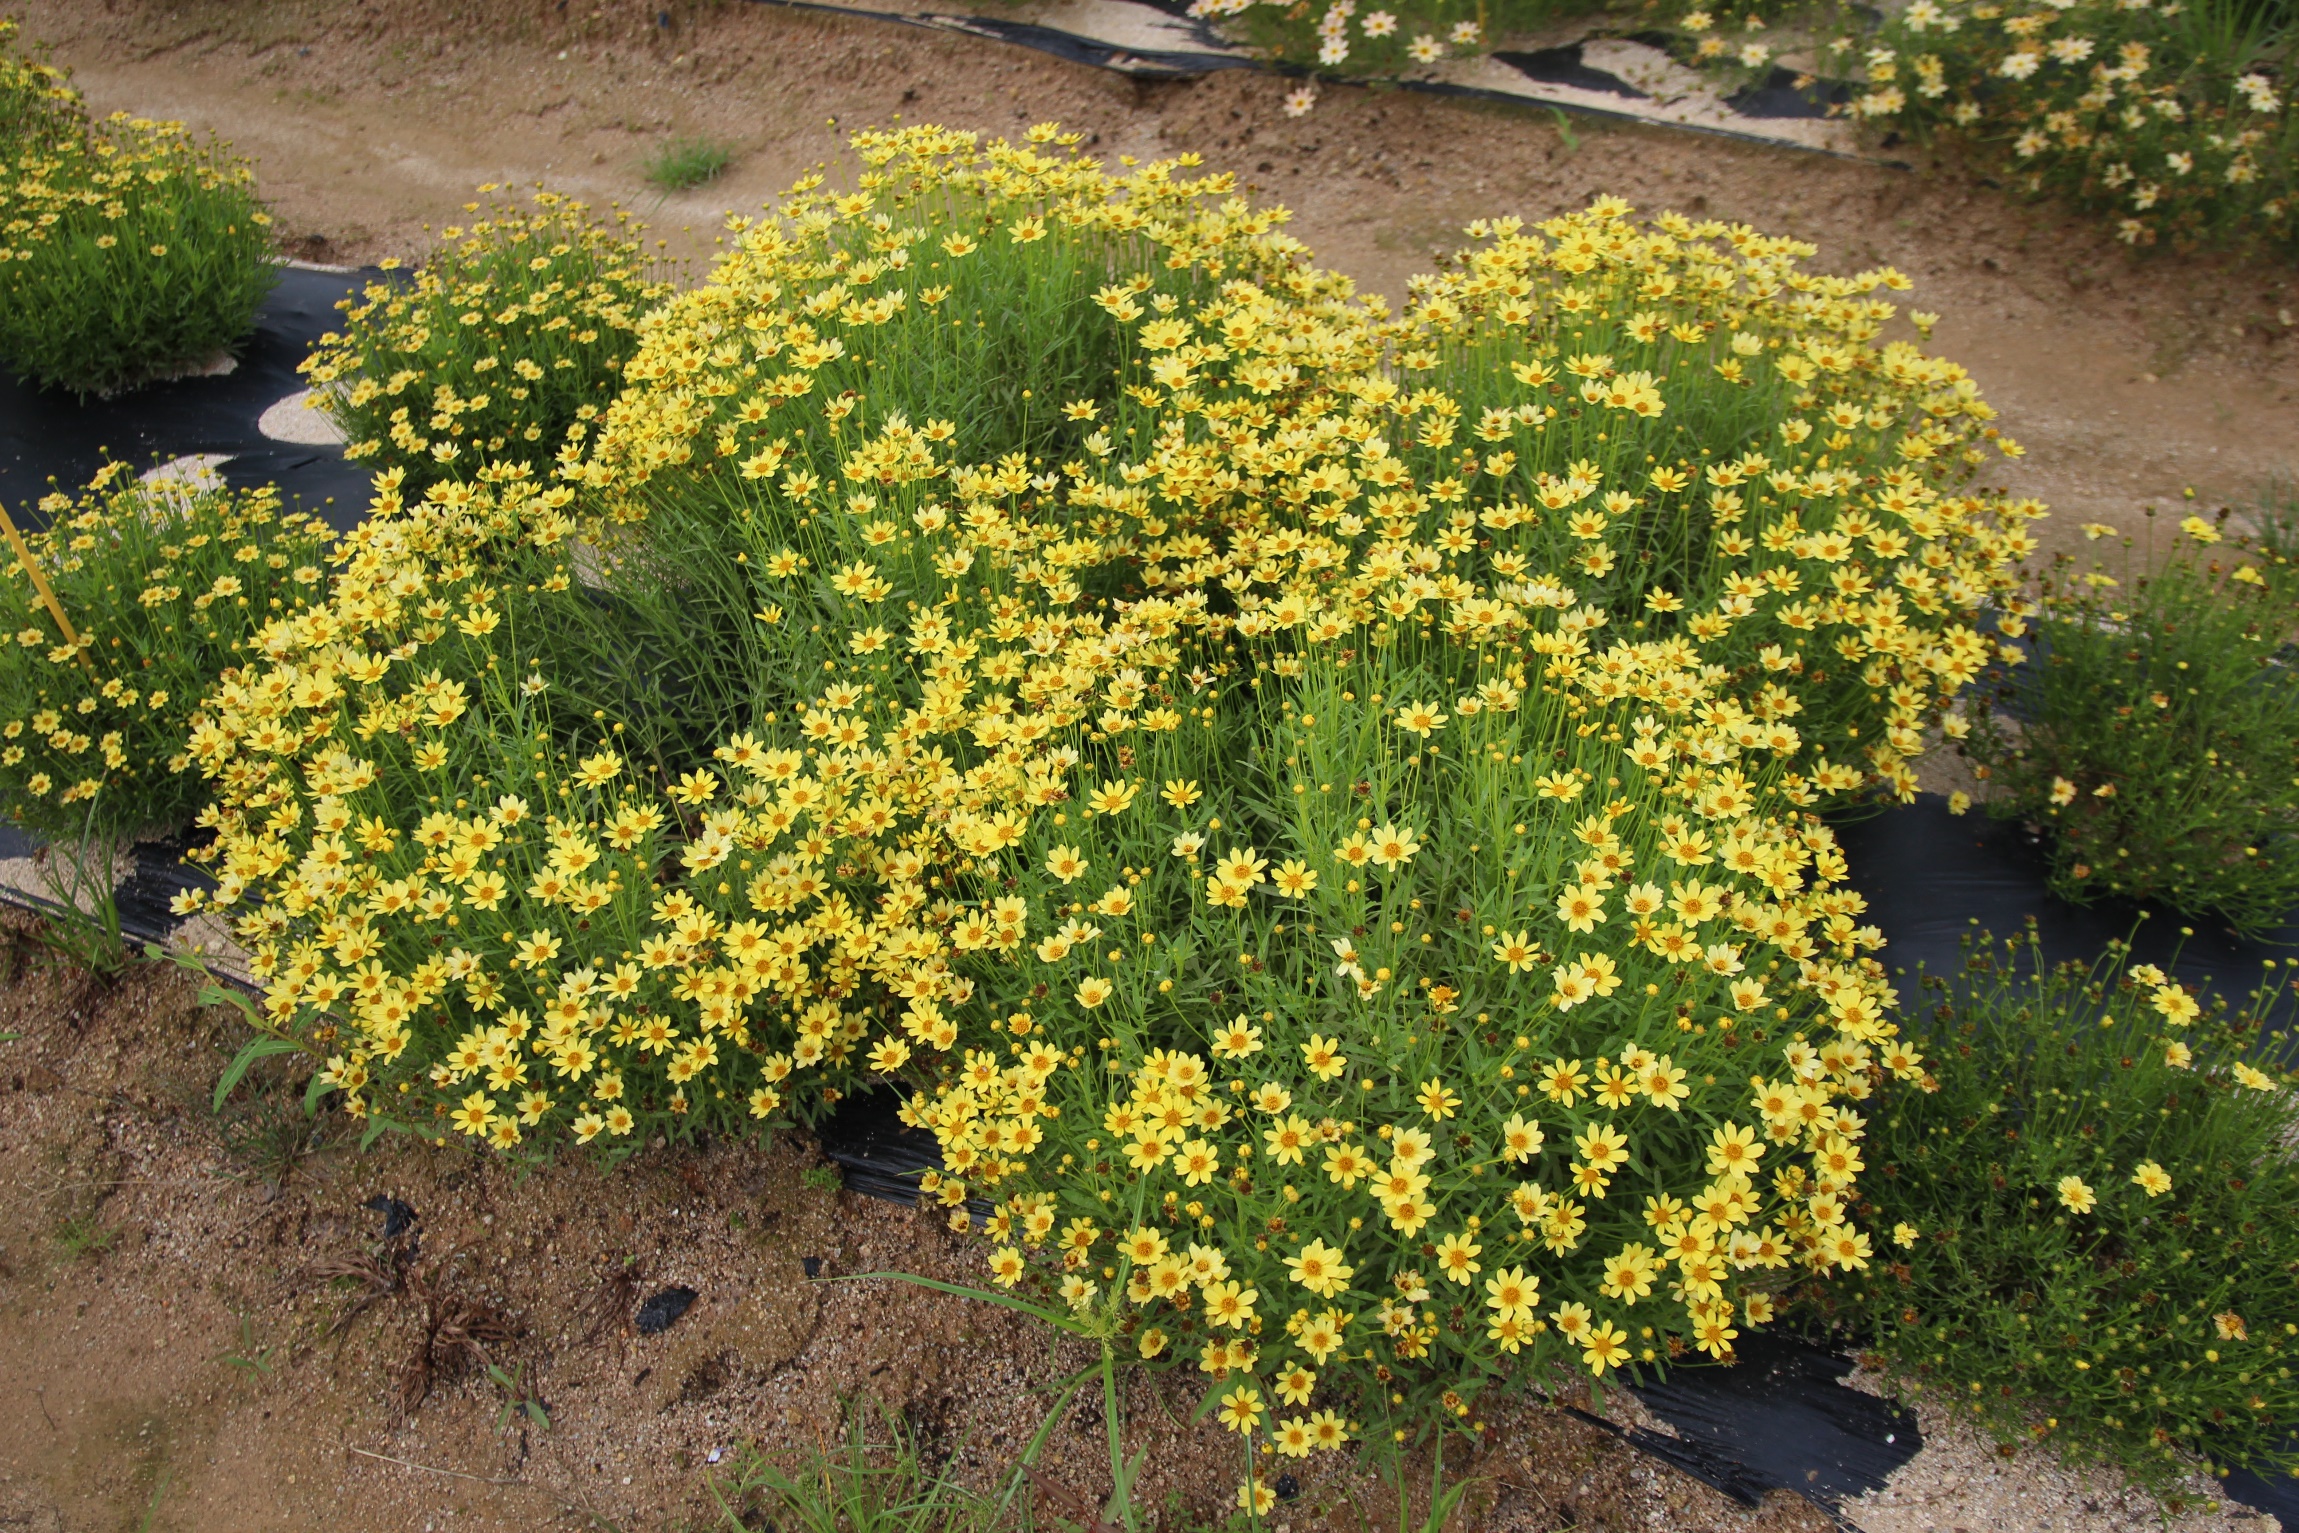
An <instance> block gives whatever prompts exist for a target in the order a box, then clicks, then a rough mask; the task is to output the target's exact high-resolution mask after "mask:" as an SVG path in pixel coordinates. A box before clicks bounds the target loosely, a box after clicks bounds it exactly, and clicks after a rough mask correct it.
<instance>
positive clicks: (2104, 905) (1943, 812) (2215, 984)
mask: <svg viewBox="0 0 2299 1533" xmlns="http://www.w3.org/2000/svg"><path fill="white" fill-rule="evenodd" d="M1835 831H1836V839H1837V842H1838V844H1839V845H1840V846H1842V848H1843V850H1844V861H1845V864H1846V867H1847V869H1848V871H1849V873H1850V875H1851V876H1850V882H1851V885H1852V887H1853V888H1855V889H1857V890H1859V891H1860V893H1861V894H1862V895H1864V896H1865V897H1866V898H1867V901H1868V910H1867V913H1866V915H1865V916H1864V917H1863V918H1862V919H1864V920H1866V921H1868V922H1870V923H1872V924H1873V925H1875V926H1876V927H1877V929H1879V930H1880V931H1882V932H1883V933H1884V938H1885V942H1884V953H1883V957H1884V962H1885V963H1887V964H1888V965H1890V966H1891V967H1892V968H1893V969H1895V970H1905V971H1906V972H1907V973H1908V974H1910V975H1913V974H1914V973H1915V972H1916V969H1917V967H1918V965H1921V966H1922V967H1923V968H1924V970H1925V971H1926V972H1928V973H1931V974H1938V975H1943V976H1951V977H1952V976H1954V975H1956V974H1959V973H1961V972H1962V971H1963V968H1964V963H1965V949H1964V946H1963V943H1964V940H1965V939H1966V938H1967V937H1973V936H1975V935H1977V934H1981V933H1992V934H1993V935H1994V937H1995V938H1996V939H1998V943H1999V946H1998V954H1999V956H2000V954H2001V947H2000V942H2001V939H2003V938H2007V937H2018V936H2019V935H2020V934H2021V933H2022V932H2023V931H2024V930H2025V929H2026V926H2027V923H2028V921H2029V920H2030V919H2031V918H2032V919H2033V920H2034V922H2035V931H2036V937H2037V940H2038V942H2039V943H2040V945H2041V946H2042V949H2043V956H2044V961H2045V962H2047V963H2059V962H2061V961H2064V960H2067V959H2075V960H2079V961H2083V962H2089V961H2090V960H2092V959H2094V958H2097V957H2098V956H2099V955H2100V954H2101V953H2103V952H2105V951H2106V950H2107V945H2108V944H2109V943H2110V942H2113V941H2118V940H2121V939H2123V938H2125V937H2127V936H2128V937H2130V938H2131V941H2132V961H2133V962H2135V963H2153V964H2157V965H2159V966H2160V967H2162V968H2163V969H2164V970H2166V971H2167V972H2169V973H2171V974H2174V975H2176V976H2177V977H2178V978H2180V979H2181V980H2183V981H2186V982H2188V983H2191V984H2193V985H2195V986H2197V987H2198V988H2199V989H2200V990H2202V991H2204V992H2207V993H2211V994H2217V995H2221V996H2224V997H2225V998H2226V999H2227V1001H2228V1002H2229V1004H2231V1005H2236V1004H2240V1003H2241V1002H2242V1000H2243V998H2244V997H2245V996H2246V995H2248V994H2249V993H2250V991H2251V988H2252V986H2253V985H2254V984H2255V983H2257V981H2258V978H2259V973H2260V965H2261V964H2262V963H2264V962H2267V961H2269V960H2274V959H2281V958H2282V957H2284V956H2286V955H2288V954H2291V953H2292V952H2293V951H2294V950H2295V948H2294V945H2295V944H2299V911H2294V912H2293V913H2292V919H2290V920H2288V921H2286V922H2284V924H2283V927H2282V929H2281V930H2280V931H2278V932H2276V933H2273V934H2271V935H2269V936H2267V937H2264V938H2259V939H2254V940H2251V941H2244V940H2242V939H2240V938H2238V937H2237V936H2236V935H2235V934H2234V933H2233V932H2230V931H2229V930H2227V928H2226V927H2224V926H2221V925H2218V924H2216V923H2214V922H2211V921H2208V920H2186V919H2182V918H2181V917H2179V916H2176V915H2165V914H2161V913H2157V914H2153V915H2148V916H2146V917H2145V918H2144V919H2143V918H2142V913H2141V910H2140V907H2138V906H2136V905H2133V904H2131V903H2130V902H2128V901H2125V900H2117V899H2103V900H2100V901H2098V902H2096V903H2094V904H2090V905H2071V904H2069V903H2068V902H2067V901H2065V900H2062V899H2058V898H2056V897H2054V896H2053V894H2052V893H2051V891H2050V889H2049V888H2048V887H2047V886H2046V883H2045V871H2046V864H2045V856H2044V849H2043V847H2042V845H2041V844H2040V843H2039V842H2038V841H2037V840H2036V838H2035V837H2034V836H2033V835H2031V834H2030V833H2029V831H2028V830H2027V828H2026V827H2024V826H2022V825H2021V824H2019V823H2018V822H2016V821H2007V820H1995V819H1991V818H1990V817H1989V816H1988V815H1986V814H1985V813H1983V812H1981V811H1979V810H1977V809H1974V810H1972V811H1971V812H1969V813H1967V814H1964V815H1960V816H1959V815H1951V814H1950V813H1948V804H1947V800H1945V799H1943V798H1940V797H1938V796H1937V795H1935V794H1929V793H1927V794H1923V795H1921V796H1920V797H1919V798H1918V799H1917V801H1916V802H1915V803H1913V804H1907V805H1902V806H1899V807H1896V808H1893V809H1890V810H1888V811H1886V812H1884V813H1882V814H1878V815H1874V816H1871V817H1869V818H1866V819H1849V820H1846V821H1845V822H1843V823H1841V824H1839V825H1837V826H1836V827H1835ZM1901 999H1902V1000H1903V1001H1904V1002H1905V1001H1907V1000H1909V999H1910V995H1909V993H1908V992H1907V991H1906V989H1905V988H1904V987H1903V990H1902V995H1901Z"/></svg>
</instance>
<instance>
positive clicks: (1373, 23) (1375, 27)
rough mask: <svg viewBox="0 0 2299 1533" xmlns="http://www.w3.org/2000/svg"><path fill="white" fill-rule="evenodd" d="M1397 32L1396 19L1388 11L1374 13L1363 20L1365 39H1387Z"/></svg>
mask: <svg viewBox="0 0 2299 1533" xmlns="http://www.w3.org/2000/svg"><path fill="white" fill-rule="evenodd" d="M1396 30H1397V18H1396V16H1395V15H1393V14H1392V13H1390V12H1388V11H1375V12H1374V13H1373V14H1372V15H1370V16H1367V17H1366V18H1365V35H1366V36H1367V37H1387V36H1388V35H1389V34H1390V33H1392V32H1394V31H1396Z"/></svg>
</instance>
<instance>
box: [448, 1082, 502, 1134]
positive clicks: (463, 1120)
mask: <svg viewBox="0 0 2299 1533" xmlns="http://www.w3.org/2000/svg"><path fill="white" fill-rule="evenodd" d="M447 1117H448V1121H449V1122H451V1123H453V1124H454V1125H455V1127H456V1128H458V1129H460V1130H461V1131H462V1132H464V1133H466V1134H473V1135H477V1134H484V1133H486V1132H487V1130H488V1129H489V1128H491V1127H492V1126H493V1125H494V1122H495V1099H494V1098H493V1097H491V1096H489V1095H487V1094H486V1093H485V1092H483V1091H474V1092H472V1093H471V1094H470V1095H468V1096H466V1097H464V1098H463V1100H462V1102H461V1103H460V1104H459V1105H458V1106H457V1107H456V1108H455V1110H454V1111H453V1112H451V1113H449V1114H448V1115H447Z"/></svg>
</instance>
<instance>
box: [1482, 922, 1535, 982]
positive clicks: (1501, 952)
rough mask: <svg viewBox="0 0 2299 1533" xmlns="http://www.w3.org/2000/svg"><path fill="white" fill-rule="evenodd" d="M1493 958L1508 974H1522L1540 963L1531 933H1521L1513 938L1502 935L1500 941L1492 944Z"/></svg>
mask: <svg viewBox="0 0 2299 1533" xmlns="http://www.w3.org/2000/svg"><path fill="white" fill-rule="evenodd" d="M1493 956H1494V957H1495V958H1496V959H1498V960H1500V962H1501V964H1502V965H1503V966H1504V967H1505V968H1507V969H1508V970H1509V972H1510V973H1512V974H1522V973H1524V972H1525V971H1526V970H1527V969H1530V968H1531V967H1533V965H1535V964H1536V963H1538V962H1540V958H1541V950H1540V948H1539V947H1538V946H1537V945H1536V944H1535V943H1534V942H1533V934H1532V933H1531V932H1524V931H1521V932H1517V933H1516V934H1514V935H1513V936H1512V935H1506V934H1504V935H1503V936H1502V938H1501V940H1500V941H1498V942H1496V943H1494V944H1493Z"/></svg>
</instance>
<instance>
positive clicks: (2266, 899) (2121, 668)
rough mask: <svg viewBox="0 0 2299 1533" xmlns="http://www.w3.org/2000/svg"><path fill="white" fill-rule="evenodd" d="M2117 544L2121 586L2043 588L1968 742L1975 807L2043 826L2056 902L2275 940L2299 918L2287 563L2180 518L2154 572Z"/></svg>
mask: <svg viewBox="0 0 2299 1533" xmlns="http://www.w3.org/2000/svg"><path fill="white" fill-rule="evenodd" d="M2087 531H2089V532H2090V533H2091V534H2092V536H2093V537H2095V538H2097V537H2101V536H2105V535H2108V533H2109V531H2110V529H2108V528H2107V527H2104V526H2099V525H2096V524H2095V525H2094V526H2092V527H2090V528H2088V529H2087ZM2124 546H2125V551H2126V560H2125V568H2124V570H2123V573H2122V575H2121V576H2120V577H2118V576H2114V575H2110V574H2108V573H2107V572H2106V571H2104V570H2101V569H2097V568H2094V569H2090V570H2086V571H2083V572H2081V573H2078V572H2077V571H2076V570H2075V568H2074V563H2075V561H2074V559H2073V557H2072V556H2063V558H2062V559H2061V560H2060V561H2059V563H2058V564H2057V566H2056V568H2055V570H2054V571H2053V573H2052V574H2051V575H2050V576H2049V577H2048V578H2046V579H2044V580H2043V581H2042V582H2040V584H2039V590H2038V595H2037V597H2036V606H2037V608H2038V615H2037V617H2036V620H2035V627H2034V635H2035V640H2036V658H2035V660H2034V662H2033V663H2032V664H2029V665H2026V666H2023V667H2020V668H2017V669H2014V670H2012V671H2011V672H2010V673H2009V674H2008V676H2007V677H2006V678H2005V679H2004V680H2003V681H2002V683H2001V684H2000V685H1999V686H1998V687H1997V688H1996V689H1995V691H1994V692H1993V694H1992V695H1990V696H1984V697H1983V699H1982V706H1981V707H1980V708H1979V710H1978V711H1977V716H1976V724H1975V727H1974V728H1973V730H1972V734H1971V739H1970V742H1969V743H1968V744H1967V746H1966V750H1967V752H1968V753H1969V754H1970V755H1971V756H1972V758H1973V759H1974V760H1975V761H1976V762H1978V763H1979V771H1980V772H1981V774H1982V775H1983V776H1984V777H1985V779H1986V781H1987V783H1988V784H1989V787H1990V789H1991V790H1992V791H1991V794H1990V797H1989V799H1988V808H1989V811H1990V812H1991V813H1993V814H1996V815H1999V816H2003V817H2009V818H2021V819H2028V820H2032V821H2034V822H2037V823H2039V824H2041V825H2043V826H2044V827H2045V828H2046V829H2047V830H2048V831H2049V833H2050V841H2051V846H2050V856H2051V881H2052V888H2053V891H2054V892H2055V893H2057V894H2059V895H2061V896H2062V897H2063V898H2067V899H2071V900H2076V901H2079V902H2080V901H2088V900H2092V899H2096V898H2098V897H2100V896H2102V895H2118V896H2121V897H2123V898H2126V899H2130V900H2138V901H2145V902H2150V903H2156V904H2160V905H2163V906H2166V907H2168V908H2170V909H2172V910H2176V911H2181V912H2184V913H2187V914H2190V915H2198V916H2201V915H2213V916H2217V917H2219V918H2221V919H2223V920H2225V921H2227V922H2228V923H2229V924H2230V925H2232V926H2234V927H2235V928H2236V929H2237V930H2239V931H2243V932H2249V933H2257V932H2262V931H2268V930H2272V929H2274V928H2275V927H2276V926H2278V925H2280V924H2281V923H2282V922H2283V921H2285V920H2287V919H2288V918H2289V917H2290V914H2291V912H2292V910H2293V909H2294V908H2295V907H2299V672H2295V671H2294V668H2293V666H2294V661H2295V660H2299V650H2295V649H2294V648H2293V646H2292V643H2291V640H2292V638H2293V635H2294V632H2295V631H2299V569H2295V568H2294V567H2293V566H2292V565H2291V563H2290V562H2289V561H2288V560H2287V559H2286V558H2284V557H2283V556H2282V555H2280V554H2278V553H2276V552H2275V551H2274V549H2273V548H2272V547H2263V546H2257V545H2254V544H2253V543H2252V542H2251V540H2250V539H2249V538H2246V537H2237V538H2235V539H2232V540H2230V539H2228V538H2227V537H2226V535H2225V534H2224V533H2223V532H2222V530H2221V524H2215V523H2213V522H2208V521H2205V520H2204V519H2203V518H2201V517H2194V516H2191V517H2189V518H2187V519H2186V520H2185V521H2184V522H2183V523H2182V524H2181V534H2180V537H2179V539H2178V541H2177V543H2176V545H2175V546H2174V548H2173V550H2172V552H2171V554H2170V556H2169V557H2168V559H2166V560H2165V561H2164V563H2163V564H2162V565H2161V567H2160V568H2157V569H2155V570H2153V571H2152V572H2150V571H2148V570H2147V569H2146V567H2145V565H2144V564H2141V563H2139V562H2138V561H2137V560H2136V559H2134V558H2133V557H2132V555H2133V553H2134V550H2133V549H2132V546H2131V540H2129V539H2126V540H2124ZM2139 552H2141V553H2142V554H2144V552H2145V551H2144V550H2142V551H2139Z"/></svg>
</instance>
